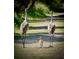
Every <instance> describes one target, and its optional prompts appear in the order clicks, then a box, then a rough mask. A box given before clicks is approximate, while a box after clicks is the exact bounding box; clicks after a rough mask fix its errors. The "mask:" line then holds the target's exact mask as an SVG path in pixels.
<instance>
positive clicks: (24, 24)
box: [20, 8, 29, 48]
mask: <svg viewBox="0 0 79 59" xmlns="http://www.w3.org/2000/svg"><path fill="white" fill-rule="evenodd" d="M28 25H29V24H28V22H27V9H26V8H25V20H24V21H23V22H22V23H21V26H20V32H21V36H23V37H25V36H26V32H27V29H28ZM23 48H25V39H24V38H23Z"/></svg>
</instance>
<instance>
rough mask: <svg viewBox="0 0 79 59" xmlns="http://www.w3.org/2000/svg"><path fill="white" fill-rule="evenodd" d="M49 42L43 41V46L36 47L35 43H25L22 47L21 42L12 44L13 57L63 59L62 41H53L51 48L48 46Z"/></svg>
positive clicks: (20, 58)
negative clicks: (24, 46)
mask: <svg viewBox="0 0 79 59" xmlns="http://www.w3.org/2000/svg"><path fill="white" fill-rule="evenodd" d="M48 44H49V42H45V43H44V48H39V47H36V46H38V45H37V43H33V44H32V45H31V46H34V47H29V46H30V45H29V44H27V45H26V48H22V44H15V45H14V58H15V59H64V42H54V47H53V48H48V47H47V46H48Z"/></svg>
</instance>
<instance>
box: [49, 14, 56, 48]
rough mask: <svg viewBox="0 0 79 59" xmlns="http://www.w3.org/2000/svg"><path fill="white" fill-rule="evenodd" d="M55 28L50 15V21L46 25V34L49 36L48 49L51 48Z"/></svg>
mask: <svg viewBox="0 0 79 59" xmlns="http://www.w3.org/2000/svg"><path fill="white" fill-rule="evenodd" d="M55 27H56V26H55V23H54V20H53V19H52V14H51V21H50V23H49V24H48V33H49V35H50V47H53V37H54V32H55ZM52 35H53V36H52Z"/></svg>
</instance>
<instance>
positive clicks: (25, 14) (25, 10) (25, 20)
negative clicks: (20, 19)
mask: <svg viewBox="0 0 79 59" xmlns="http://www.w3.org/2000/svg"><path fill="white" fill-rule="evenodd" d="M25 21H27V9H26V8H25Z"/></svg>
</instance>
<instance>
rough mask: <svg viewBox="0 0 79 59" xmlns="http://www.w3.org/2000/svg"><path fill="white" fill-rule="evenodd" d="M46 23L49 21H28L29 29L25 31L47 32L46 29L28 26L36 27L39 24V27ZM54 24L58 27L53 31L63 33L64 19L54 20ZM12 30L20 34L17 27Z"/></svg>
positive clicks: (32, 32)
mask: <svg viewBox="0 0 79 59" xmlns="http://www.w3.org/2000/svg"><path fill="white" fill-rule="evenodd" d="M48 24H49V21H43V22H35V21H33V22H30V23H29V30H28V31H27V34H34V33H48V31H47V29H33V28H30V27H38V26H40V27H41V26H48ZM55 25H56V27H58V28H56V30H55V33H64V20H56V21H55ZM60 27H61V28H60ZM14 32H15V33H18V34H20V30H19V28H17V27H15V29H14Z"/></svg>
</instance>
